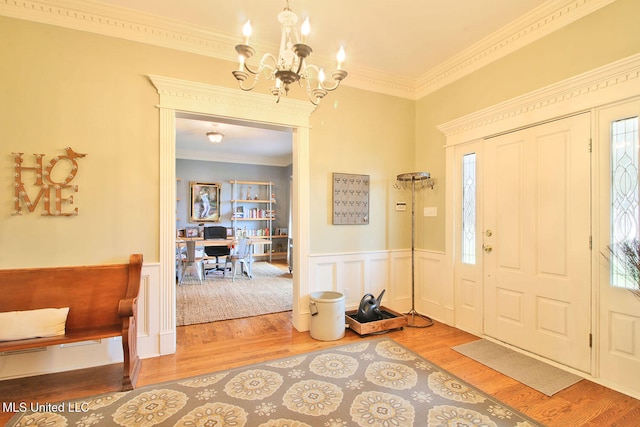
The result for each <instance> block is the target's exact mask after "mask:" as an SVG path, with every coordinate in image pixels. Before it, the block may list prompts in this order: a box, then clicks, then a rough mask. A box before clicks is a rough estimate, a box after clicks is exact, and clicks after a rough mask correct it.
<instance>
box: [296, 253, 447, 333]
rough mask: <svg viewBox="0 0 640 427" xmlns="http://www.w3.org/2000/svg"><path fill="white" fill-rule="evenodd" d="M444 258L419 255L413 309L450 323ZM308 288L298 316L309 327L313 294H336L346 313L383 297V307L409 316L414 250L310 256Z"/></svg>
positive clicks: (417, 255) (439, 254) (416, 255)
mask: <svg viewBox="0 0 640 427" xmlns="http://www.w3.org/2000/svg"><path fill="white" fill-rule="evenodd" d="M444 260H445V256H444V253H440V252H431V251H424V250H417V249H416V251H415V262H416V264H415V265H416V269H415V271H416V275H415V309H416V310H417V311H418V312H419V313H421V314H425V315H428V316H429V317H433V318H434V319H436V320H439V321H442V322H445V323H449V324H451V323H452V307H453V295H447V294H446V287H445V286H443V278H444V277H445V276H444ZM308 274H309V275H308V283H309V289H308V292H307V294H306V295H305V297H304V298H303V300H301V304H300V311H301V314H303V315H304V318H303V319H304V321H305V322H306V323H305V326H306V328H305V329H304V330H307V329H308V328H309V320H310V319H309V297H308V295H310V294H311V293H313V292H318V291H336V292H340V293H341V294H343V295H344V297H345V310H346V311H349V310H356V309H357V308H358V306H359V304H360V300H361V299H362V297H363V296H364V295H365V294H373V295H374V296H376V297H377V296H378V295H380V293H381V292H382V291H383V290H384V291H385V294H384V296H383V299H382V304H383V305H384V306H386V307H389V308H391V309H392V310H395V311H398V312H401V313H406V312H408V311H409V310H410V309H411V298H412V296H411V294H412V292H411V250H407V249H403V250H393V251H374V252H357V253H336V254H323V255H311V256H310V257H309V269H308Z"/></svg>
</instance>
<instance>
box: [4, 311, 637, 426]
mask: <svg viewBox="0 0 640 427" xmlns="http://www.w3.org/2000/svg"><path fill="white" fill-rule="evenodd" d="M384 336H385V337H388V338H392V339H394V340H395V341H397V342H399V343H400V344H402V345H404V346H406V347H408V348H410V349H412V350H413V351H414V352H416V353H418V354H420V355H422V356H423V357H425V358H427V359H429V360H430V361H432V362H433V363H435V364H437V365H439V366H441V367H442V368H444V369H447V370H448V371H450V372H451V373H453V374H455V375H457V376H459V377H460V378H462V379H464V380H465V381H467V382H469V383H471V384H473V385H474V386H476V387H478V388H479V389H481V390H483V391H485V392H487V393H490V394H491V395H493V396H495V397H496V398H498V399H499V400H501V401H503V402H504V403H506V404H508V405H511V406H512V407H514V408H516V409H518V410H520V411H522V412H524V413H525V414H527V415H529V416H530V417H532V418H534V419H535V420H537V421H539V422H541V423H543V424H545V425H548V426H562V427H566V426H571V427H577V426H598V427H600V426H620V427H622V426H629V427H631V426H633V427H637V426H638V425H640V401H639V400H636V399H633V398H631V397H629V396H626V395H624V394H621V393H618V392H615V391H613V390H610V389H608V388H606V387H603V386H600V385H598V384H595V383H593V382H590V381H587V380H582V381H580V382H579V383H577V384H575V385H573V386H571V387H569V388H567V389H565V390H563V391H561V392H560V393H557V394H556V395H554V396H553V397H547V396H545V395H543V394H541V393H539V392H537V391H535V390H533V389H531V388H529V387H527V386H524V385H522V384H520V383H518V382H516V381H514V380H512V379H511V378H509V377H506V376H504V375H502V374H499V373H497V372H495V371H493V370H492V369H489V368H487V367H485V366H483V365H481V364H479V363H477V362H475V361H473V360H471V359H468V358H466V357H464V356H462V355H460V354H459V353H457V352H456V351H454V350H452V349H451V347H453V346H456V345H458V344H463V343H465V342H469V341H473V340H475V339H477V337H475V336H473V335H470V334H468V333H466V332H463V331H460V330H458V329H455V328H452V327H449V326H446V325H443V324H441V323H438V322H436V323H435V325H434V326H433V327H430V328H426V329H417V328H405V329H404V330H402V331H400V330H398V331H391V332H389V333H388V334H385V335H384ZM362 339H368V338H361V337H360V336H359V335H357V334H356V333H354V332H352V331H347V332H346V335H345V337H344V338H343V339H342V340H340V341H332V342H322V341H316V340H314V339H312V338H311V337H310V336H309V333H308V332H298V331H296V330H295V329H294V328H293V327H292V325H291V313H290V312H286V313H276V314H270V315H266V316H260V317H253V318H247V319H236V320H226V321H221V322H214V323H208V324H201V325H192V326H183V327H179V328H178V330H177V341H178V351H177V352H176V353H175V354H173V355H168V356H162V357H157V358H153V359H145V360H143V362H142V370H141V373H140V378H139V381H138V386H144V385H148V384H154V383H157V382H162V381H170V380H175V379H179V378H185V377H189V376H194V375H199V374H204V373H207V372H212V371H216V370H222V369H227V368H232V367H236V366H242V365H246V364H251V363H257V362H261V361H264V360H269V359H276V358H280V357H284V356H290V355H294V354H299V353H305V352H308V351H313V350H319V349H322V348H326V347H331V346H334V345H340V344H345V343H348V342H351V341H360V340H362ZM121 375H122V367H121V365H109V366H104V367H98V368H91V369H84V370H79V371H73V372H66V373H60V374H51V375H44V376H39V377H31V378H23V379H17V380H7V381H0V402H31V401H37V402H41V403H42V402H56V401H61V400H67V399H75V398H81V397H84V396H88V395H93V394H99V393H106V392H111V391H118V390H119V388H120V381H121ZM12 416H13V414H11V413H5V412H2V413H0V425H4V424H5V423H6V422H7V421H8V420H9V419H10V418H11V417H12Z"/></svg>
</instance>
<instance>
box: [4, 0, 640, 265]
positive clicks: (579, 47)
mask: <svg viewBox="0 0 640 427" xmlns="http://www.w3.org/2000/svg"><path fill="white" fill-rule="evenodd" d="M637 16H640V3H639V2H637V1H635V0H618V1H616V2H614V3H612V4H611V5H609V6H607V7H605V8H603V9H601V10H599V11H597V12H595V13H593V14H592V15H589V16H587V17H585V18H583V19H581V20H579V21H577V22H576V23H574V24H572V25H570V26H568V27H566V28H564V29H562V30H560V31H557V32H556V33H553V34H551V35H549V36H547V37H546V38H544V39H542V40H539V41H538V42H536V43H533V44H531V45H529V46H527V47H525V48H523V49H521V50H520V51H518V52H515V53H513V54H511V55H509V56H507V57H505V58H503V59H502V60H500V61H497V62H495V63H493V64H491V65H489V66H487V67H485V68H483V69H481V70H479V71H477V72H475V73H473V74H471V75H469V76H467V77H465V78H463V79H461V80H459V81H457V82H455V83H453V84H451V85H449V86H447V87H445V88H442V89H440V90H438V91H436V92H434V93H432V94H430V95H428V96H426V97H424V98H422V99H420V100H419V101H417V102H414V101H410V100H405V99H400V98H396V97H391V96H386V95H380V94H376V93H372V92H367V91H363V90H359V89H354V88H349V87H342V88H340V89H339V90H338V91H336V92H334V93H330V94H329V95H328V96H327V98H326V99H325V100H324V101H323V103H322V104H321V105H320V106H319V107H318V109H317V110H316V111H315V112H314V113H313V114H312V117H311V123H312V129H311V149H310V152H311V162H310V176H311V183H310V197H311V217H310V223H311V230H310V252H311V254H323V253H345V252H346V253H348V252H360V251H371V250H385V249H399V248H407V247H409V245H410V213H409V212H408V211H407V212H405V213H399V212H396V211H394V209H393V206H394V203H395V202H396V201H406V202H410V197H411V196H410V193H409V192H400V191H398V190H396V189H394V188H393V182H394V178H395V176H396V175H397V174H399V173H403V172H409V171H414V170H420V171H428V172H431V174H432V176H433V177H435V178H436V180H437V185H436V188H435V190H433V191H430V190H429V191H424V192H420V193H419V194H418V208H417V218H418V223H417V230H418V238H417V243H416V246H417V247H419V248H424V249H431V250H438V251H441V250H444V216H445V209H444V193H445V191H444V186H445V181H444V176H445V160H444V149H443V145H444V143H445V140H444V136H443V135H442V134H441V133H440V132H439V131H438V130H437V129H436V126H437V125H438V124H440V123H443V122H446V121H448V120H451V119H454V118H456V117H460V116H462V115H464V114H468V113H471V112H473V111H476V110H478V109H481V108H484V107H487V106H490V105H493V104H495V103H497V102H501V101H504V100H507V99H509V98H512V97H514V96H518V95H520V94H523V93H526V92H529V91H532V90H535V89H537V88H540V87H543V86H546V85H549V84H551V83H554V82H557V81H559V80H562V79H564V78H567V77H570V76H573V75H576V74H579V73H581V72H584V71H587V70H590V69H592V68H595V67H597V66H600V65H603V64H606V63H609V62H611V61H614V60H616V59H620V58H623V57H626V56H629V55H631V54H633V53H636V52H638V51H640V32H639V31H637V22H636V17H637ZM0 40H1V41H0V56H1V57H2V58H3V61H2V63H3V65H2V67H1V68H0V96H1V97H2V103H0V105H1V106H2V107H1V108H2V111H1V114H0V146H1V147H2V149H3V154H2V156H1V157H0V158H2V159H3V163H2V164H3V167H2V169H1V173H2V182H3V184H2V186H1V187H0V188H3V190H2V191H0V242H1V243H0V244H1V245H2V250H1V251H0V267H3V268H7V267H28V266H41V265H42V266H44V265H67V264H85V263H102V262H115V261H123V260H125V259H126V257H127V256H128V254H129V253H133V252H141V253H143V254H144V256H145V260H146V261H147V262H155V261H158V259H159V254H158V251H159V246H158V235H159V233H158V226H159V225H158V224H159V215H158V203H159V196H158V191H159V179H158V174H159V168H158V162H159V160H158V155H159V152H158V138H159V135H158V126H159V121H158V111H157V109H156V107H155V106H156V105H157V103H158V95H157V93H156V90H155V89H154V88H153V87H152V85H151V84H150V83H149V82H148V80H147V78H146V77H145V76H146V75H148V74H155V75H162V76H168V77H175V78H179V79H184V80H192V81H198V82H203V83H209V84H214V85H218V86H226V87H235V81H234V80H233V78H232V77H231V76H230V70H232V69H233V68H234V64H231V63H228V62H224V61H218V60H215V59H211V58H206V57H202V56H198V55H193V54H188V53H183V52H179V51H175V50H171V49H164V48H158V47H154V46H148V45H144V44H139V43H133V42H128V41H124V40H120V39H112V38H108V37H103V36H99V35H94V34H90V33H85V32H79V31H72V30H66V29H62V28H58V27H54V26H49V25H41V24H37V23H31V22H27V21H22V20H17V19H10V18H4V17H0ZM292 96H296V97H297V94H296V93H294V91H293V90H292ZM414 142H415V144H414ZM67 146H70V147H72V148H73V149H74V150H75V151H77V152H80V153H87V154H88V155H87V157H85V158H83V159H80V160H79V161H78V164H79V171H78V175H77V177H76V178H75V180H74V181H73V184H77V185H78V186H79V191H78V193H77V194H75V204H74V205H73V206H72V207H70V208H69V209H72V208H74V207H77V208H78V209H79V216H77V217H56V218H49V217H43V216H41V215H40V214H39V213H38V212H40V211H41V207H38V208H37V209H36V210H37V212H34V213H26V209H25V208H23V215H21V216H12V215H11V212H12V210H13V187H12V182H13V175H12V174H13V157H12V156H11V153H12V152H24V153H25V155H24V159H25V164H24V165H25V166H29V165H33V163H32V162H33V161H34V160H33V157H32V154H34V153H41V154H44V155H45V163H46V162H47V159H50V158H51V157H52V156H54V155H62V154H64V152H63V149H64V147H67ZM333 172H344V173H361V174H368V175H370V176H371V199H370V200H371V210H370V224H369V225H368V226H333V225H331V207H330V206H331V174H332V173H333ZM25 176H27V175H25ZM424 206H435V207H437V209H438V216H437V217H432V218H424V217H422V215H421V214H422V207H424Z"/></svg>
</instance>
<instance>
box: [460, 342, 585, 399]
mask: <svg viewBox="0 0 640 427" xmlns="http://www.w3.org/2000/svg"><path fill="white" fill-rule="evenodd" d="M453 349H454V350H455V351H457V352H458V353H461V354H464V355H465V356H467V357H470V358H471V359H473V360H475V361H477V362H480V363H482V364H483V365H485V366H488V367H490V368H491V369H493V370H496V371H498V372H500V373H502V374H504V375H506V376H508V377H510V378H513V379H514V380H516V381H518V382H521V383H522V384H524V385H527V386H529V387H531V388H533V389H535V390H538V391H539V392H541V393H544V394H546V395H547V396H553V395H554V394H556V393H557V392H559V391H561V390H563V389H565V388H567V387H569V386H571V385H573V384H575V383H577V382H578V381H580V380H581V379H582V378H581V377H579V376H577V375H574V374H572V373H570V372H566V371H563V370H562V369H559V368H556V367H555V366H551V365H549V364H548V363H544V362H541V361H539V360H536V359H534V358H532V357H529V356H527V355H524V354H522V353H518V352H517V351H514V350H511V349H510V348H507V347H505V346H502V345H500V344H496V343H494V342H491V341H488V340H477V341H471V342H468V343H466V344H462V345H459V346H456V347H453Z"/></svg>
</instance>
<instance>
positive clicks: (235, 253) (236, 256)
mask: <svg viewBox="0 0 640 427" xmlns="http://www.w3.org/2000/svg"><path fill="white" fill-rule="evenodd" d="M251 249H252V247H251V240H249V239H240V240H237V241H236V242H235V247H234V248H233V250H232V251H231V253H230V255H229V256H228V257H227V260H226V262H225V265H224V269H225V271H226V270H227V266H228V265H229V264H231V271H232V272H233V277H232V280H236V271H237V268H238V264H240V267H241V268H242V269H241V273H242V274H244V272H245V266H246V271H247V276H248V277H249V278H250V279H251V277H253V276H252V273H251V263H252V262H253V254H252V253H251Z"/></svg>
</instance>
